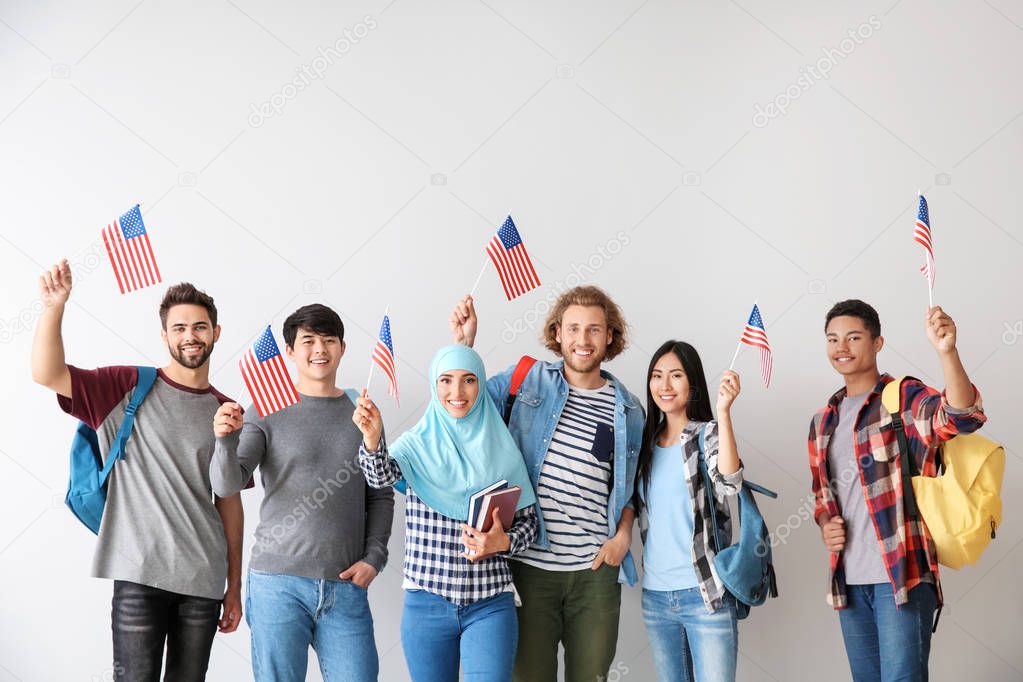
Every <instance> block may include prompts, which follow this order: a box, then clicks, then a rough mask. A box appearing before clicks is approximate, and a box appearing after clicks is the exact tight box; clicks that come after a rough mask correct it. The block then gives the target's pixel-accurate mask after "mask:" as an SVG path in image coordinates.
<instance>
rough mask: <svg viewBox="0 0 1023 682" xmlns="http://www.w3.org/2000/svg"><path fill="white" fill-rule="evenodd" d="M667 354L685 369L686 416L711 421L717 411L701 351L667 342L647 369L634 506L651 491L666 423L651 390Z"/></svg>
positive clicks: (682, 344)
mask: <svg viewBox="0 0 1023 682" xmlns="http://www.w3.org/2000/svg"><path fill="white" fill-rule="evenodd" d="M668 353H674V354H675V357H677V358H678V359H679V362H681V363H682V370H683V371H684V372H685V373H686V378H687V379H688V380H689V399H688V400H687V401H686V416H687V417H689V419H690V421H695V422H709V421H711V420H712V419H714V412H713V410H712V409H711V405H710V392H709V391H708V390H707V377H706V375H704V373H703V362H702V361H701V360H700V354H699V353H697V352H696V349H695V348H693V347H692V346H691V345H689V344H688V343H686V342H685V341H674V340H672V341H666V342H665V343H664V344H663V345H661V347H660V348H658V349H657V350H656V351H654V356H653V357H652V358H651V359H650V366H649V367H648V368H647V371H646V424H645V425H644V426H643V445H642V447H641V448H640V451H639V463H638V465H637V468H636V497H635V505H636V508H637V509H642V507H643V500H642V498H641V497H640V494H639V492H640V490H642V491H643V492H644V493H647V492H649V490H650V470H651V469H652V468H653V462H654V445H655V443H656V441H657V436H658V434H660V432H661V430H662V429H663V428H664V425H665V423H666V419H665V417H664V413H663V412H662V411H661V408H659V407H657V403H655V402H654V395H653V393H652V392H651V391H650V377H651V376H653V373H654V367H655V366H656V365H657V361H658V360H660V359H661V358H662V357H664V356H665V355H667V354H668ZM641 486H642V488H641Z"/></svg>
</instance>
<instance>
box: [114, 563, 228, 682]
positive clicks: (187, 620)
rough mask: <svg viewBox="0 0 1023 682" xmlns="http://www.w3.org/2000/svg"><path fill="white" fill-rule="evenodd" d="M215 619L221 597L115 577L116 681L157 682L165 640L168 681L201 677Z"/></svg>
mask: <svg viewBox="0 0 1023 682" xmlns="http://www.w3.org/2000/svg"><path fill="white" fill-rule="evenodd" d="M219 619H220V600H217V599H206V598H204V597H192V596H189V595H187V594H177V593H175V592H167V591H166V590H161V589H159V588H156V587H149V586H147V585H139V584H137V583H131V582H127V581H123V580H115V581H114V599H113V608H112V611H111V628H112V629H113V631H114V667H113V670H114V679H116V680H118V681H119V682H121V681H124V682H159V680H160V664H161V663H162V662H163V648H164V642H166V644H167V670H166V673H165V675H164V680H165V681H166V682H193V681H201V680H205V679H206V668H207V666H208V665H209V662H210V649H211V648H212V647H213V636H214V635H216V633H217V621H218V620H219Z"/></svg>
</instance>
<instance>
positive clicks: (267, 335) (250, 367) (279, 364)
mask: <svg viewBox="0 0 1023 682" xmlns="http://www.w3.org/2000/svg"><path fill="white" fill-rule="evenodd" d="M238 364H239V366H240V367H241V370H242V379H243V380H244V381H245V386H246V388H248V389H249V395H250V396H252V402H253V404H254V405H255V406H256V410H258V411H259V416H260V417H265V416H267V415H268V414H273V413H274V412H277V411H278V410H283V409H284V408H285V407H287V406H288V405H294V404H295V403H297V402H298V401H299V397H298V391H296V390H295V385H294V384H292V383H291V376H290V375H289V374H288V368H287V367H285V366H284V358H282V357H281V351H280V349H279V348H278V347H277V342H276V341H275V340H274V335H273V332H271V331H270V327H269V326H267V328H266V331H264V332H263V334H262V335H261V336H260V337H259V338H258V339H257V340H256V342H255V343H254V344H252V347H251V348H249V350H248V351H246V353H245V355H244V356H242V359H241V361H240V362H239V363H238Z"/></svg>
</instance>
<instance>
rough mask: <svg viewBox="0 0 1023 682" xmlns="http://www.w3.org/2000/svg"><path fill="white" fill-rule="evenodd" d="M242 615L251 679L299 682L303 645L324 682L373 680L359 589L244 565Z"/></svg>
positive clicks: (364, 597)
mask: <svg viewBox="0 0 1023 682" xmlns="http://www.w3.org/2000/svg"><path fill="white" fill-rule="evenodd" d="M245 602H246V606H245V611H246V614H245V616H246V619H247V621H248V623H249V629H250V630H251V631H252V672H253V673H254V674H255V677H256V680H257V682H304V680H305V678H306V668H307V666H308V663H309V646H310V645H312V647H313V649H314V650H315V651H316V657H317V658H318V659H319V661H320V673H321V674H322V676H323V679H324V680H329V681H330V682H341V681H344V682H365V681H366V680H371V681H372V680H376V679H377V673H378V671H379V663H378V661H377V647H376V641H375V640H374V638H373V616H372V614H370V611H369V599H368V593H367V591H366V590H365V589H363V588H361V587H359V586H357V585H354V584H352V583H351V582H347V581H345V582H342V581H340V580H315V579H313V578H300V577H298V576H293V575H278V574H274V573H264V572H262V571H254V570H252V569H249V584H248V589H247V590H246V598H245Z"/></svg>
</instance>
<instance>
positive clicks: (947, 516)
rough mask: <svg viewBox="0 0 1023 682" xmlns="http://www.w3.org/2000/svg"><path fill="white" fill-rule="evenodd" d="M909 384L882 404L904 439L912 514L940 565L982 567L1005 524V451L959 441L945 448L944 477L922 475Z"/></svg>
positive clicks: (902, 456)
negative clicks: (906, 404) (914, 450)
mask: <svg viewBox="0 0 1023 682" xmlns="http://www.w3.org/2000/svg"><path fill="white" fill-rule="evenodd" d="M905 379H912V377H902V378H900V379H896V380H895V381H892V382H890V383H889V384H888V385H887V386H885V387H884V392H883V393H882V394H881V403H882V404H883V405H884V407H885V409H886V410H888V412H889V413H890V414H891V415H892V422H893V423H894V424H895V428H896V433H897V434H898V439H899V460H900V468H901V469H902V487H903V491H904V495H903V500H904V503H905V507H906V513H907V514H908V515H910V516H917V515H919V518H921V519H923V521H924V523H925V524H926V525H927V530H928V531H930V534H931V537H932V538H933V539H934V545H935V547H936V548H937V551H938V562H939V563H941V564H942V565H943V566H948V567H949V568H954V569H956V570H958V569H960V568H962V567H963V566H964V565H965V564H974V563H976V562H977V559H979V558H980V555H981V553H982V552H983V551H984V548H986V547H987V545H988V543H989V542H990V541H991V540H992V539H993V538H994V537H995V529H996V528H998V526H999V525H1001V523H1002V498H1001V490H1002V476H1003V474H1004V473H1005V449H1004V448H1003V447H1002V446H1001V445H999V444H998V443H995V442H994V441H992V440H989V439H987V438H985V437H984V436H981V435H980V434H977V433H970V434H964V435H961V436H956V437H955V438H953V439H952V440H949V441H947V442H946V443H944V444H943V445H942V446H941V452H940V459H939V460H938V461H939V466H940V467H941V468H943V469H944V471H943V472H942V473H941V474H939V475H938V476H934V477H931V476H920V475H918V472H917V470H916V465H915V463H914V461H913V459H912V458H911V457H910V456H909V444H908V442H907V439H906V431H905V425H904V424H903V422H902V410H901V405H900V402H901V401H900V398H901V392H900V390H899V388H900V386H901V384H902V382H903V381H904V380H905ZM911 476H912V483H909V481H910V477H911ZM907 483H909V484H908V485H907Z"/></svg>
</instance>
